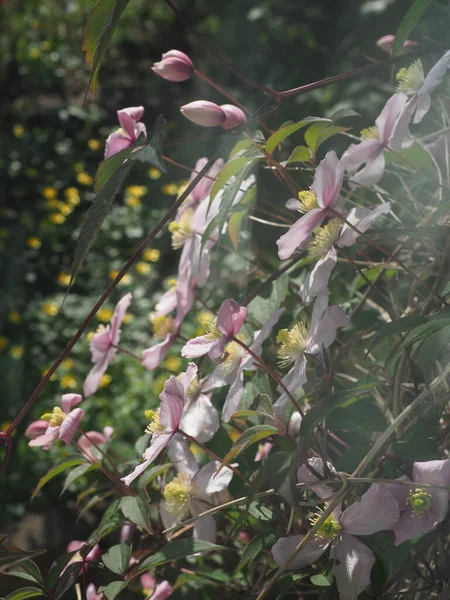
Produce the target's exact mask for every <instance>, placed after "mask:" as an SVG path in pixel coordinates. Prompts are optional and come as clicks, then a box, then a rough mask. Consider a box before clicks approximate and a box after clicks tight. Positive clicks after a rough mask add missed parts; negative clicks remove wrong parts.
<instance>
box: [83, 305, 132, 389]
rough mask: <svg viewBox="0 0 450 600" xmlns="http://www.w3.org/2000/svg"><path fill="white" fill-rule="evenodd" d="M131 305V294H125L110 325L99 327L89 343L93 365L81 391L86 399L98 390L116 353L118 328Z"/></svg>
mask: <svg viewBox="0 0 450 600" xmlns="http://www.w3.org/2000/svg"><path fill="white" fill-rule="evenodd" d="M130 303H131V294H130V293H128V294H126V295H125V296H124V297H123V298H121V300H119V302H118V303H117V306H116V308H115V310H114V314H113V316H112V319H111V324H110V325H107V326H106V327H103V325H100V327H99V329H98V330H97V332H96V333H94V335H93V337H92V339H91V343H90V350H91V355H92V356H91V360H92V362H93V363H94V364H95V366H94V368H93V369H91V371H90V372H89V374H88V376H87V377H86V380H85V382H84V386H83V391H84V395H85V397H86V398H88V397H89V396H92V394H95V392H96V391H97V390H98V388H99V386H100V383H101V380H102V377H103V375H104V374H105V372H106V369H107V368H108V366H109V365H110V364H111V362H112V361H113V360H114V357H115V356H116V353H117V348H116V347H115V346H117V345H118V344H119V341H120V333H121V331H120V326H121V324H122V321H123V320H124V318H125V314H126V312H127V309H128V307H129V306H130Z"/></svg>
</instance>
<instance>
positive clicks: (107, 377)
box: [100, 373, 112, 388]
mask: <svg viewBox="0 0 450 600" xmlns="http://www.w3.org/2000/svg"><path fill="white" fill-rule="evenodd" d="M111 381H112V377H111V375H108V373H106V374H105V375H103V376H102V378H101V380H100V387H101V388H104V387H107V386H108V385H109V384H110V383H111Z"/></svg>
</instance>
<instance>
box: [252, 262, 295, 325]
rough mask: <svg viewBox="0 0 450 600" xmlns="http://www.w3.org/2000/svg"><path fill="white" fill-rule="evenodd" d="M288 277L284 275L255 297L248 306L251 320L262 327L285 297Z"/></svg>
mask: <svg viewBox="0 0 450 600" xmlns="http://www.w3.org/2000/svg"><path fill="white" fill-rule="evenodd" d="M288 283H289V276H288V275H287V274H286V273H284V274H283V275H281V277H278V279H276V280H275V281H274V282H273V283H272V284H271V286H270V287H269V286H267V287H266V288H265V290H264V291H263V292H262V293H261V295H260V296H256V298H253V300H252V301H251V302H250V303H249V305H248V312H249V315H251V317H252V319H254V320H256V321H258V323H260V324H261V325H264V323H266V322H267V321H268V320H269V318H270V317H271V315H272V314H273V313H274V312H275V311H276V310H278V309H279V308H280V305H281V303H282V302H284V299H285V297H286V293H287V289H288Z"/></svg>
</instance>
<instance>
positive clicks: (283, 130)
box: [266, 117, 331, 154]
mask: <svg viewBox="0 0 450 600" xmlns="http://www.w3.org/2000/svg"><path fill="white" fill-rule="evenodd" d="M315 121H324V122H328V123H331V121H330V119H321V118H319V117H306V119H303V120H302V121H298V122H297V123H292V122H291V123H285V124H284V125H282V126H281V127H280V129H278V131H275V133H273V134H272V135H271V136H270V137H269V139H268V140H267V142H266V152H268V153H269V154H271V153H272V152H273V151H274V150H275V148H276V147H277V146H278V144H281V142H283V141H284V140H285V139H286V138H288V137H289V136H291V135H292V134H294V133H296V132H297V131H299V130H300V129H302V128H303V127H306V126H307V125H309V124H310V123H314V122H315Z"/></svg>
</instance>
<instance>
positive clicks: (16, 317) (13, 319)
mask: <svg viewBox="0 0 450 600" xmlns="http://www.w3.org/2000/svg"><path fill="white" fill-rule="evenodd" d="M21 320H22V316H21V314H20V312H19V311H18V310H12V311H11V312H10V313H9V315H8V321H10V323H20V321H21Z"/></svg>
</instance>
